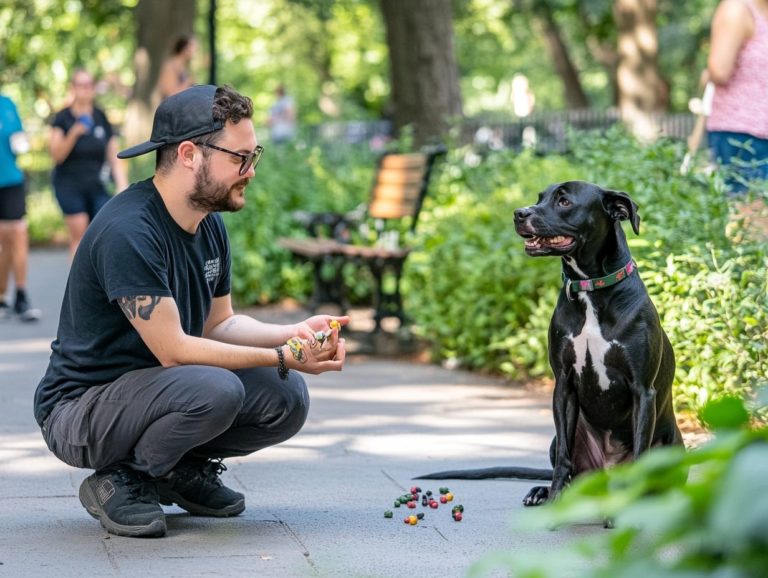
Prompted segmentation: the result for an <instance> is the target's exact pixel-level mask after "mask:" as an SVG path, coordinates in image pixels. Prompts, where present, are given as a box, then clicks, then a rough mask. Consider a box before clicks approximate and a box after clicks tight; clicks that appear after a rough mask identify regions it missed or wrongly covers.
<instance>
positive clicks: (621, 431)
mask: <svg viewBox="0 0 768 578" xmlns="http://www.w3.org/2000/svg"><path fill="white" fill-rule="evenodd" d="M624 220H629V222H630V223H631V224H632V229H633V231H634V232H635V234H638V233H639V232H640V216H639V215H638V213H637V205H636V204H635V203H634V201H632V199H631V198H630V197H629V195H627V194H626V193H622V192H617V191H610V190H606V189H603V188H600V187H598V186H597V185H594V184H591V183H586V182H581V181H570V182H566V183H560V184H557V185H552V186H550V187H549V188H547V189H546V190H545V191H544V192H542V193H540V194H539V200H538V203H537V204H535V205H533V206H530V207H525V208H522V209H517V210H516V211H515V228H516V230H517V233H518V234H519V235H520V236H522V237H523V238H524V239H525V252H526V253H528V254H529V255H531V256H534V257H540V256H559V257H562V263H563V289H562V290H561V292H560V297H559V299H558V301H557V306H556V307H555V312H554V314H553V316H552V321H551V323H550V327H549V362H550V365H551V366H552V370H553V372H554V375H555V391H554V399H553V404H552V407H553V414H554V420H555V439H554V440H553V441H552V445H551V447H550V460H551V462H552V466H553V467H554V470H552V471H550V470H535V469H529V468H516V467H501V468H487V469H482V470H458V471H451V472H438V473H435V474H428V475H426V476H421V477H420V478H423V479H446V478H456V479H479V478H492V477H505V478H520V479H548V480H551V481H552V485H551V487H544V486H542V487H535V488H533V489H531V491H530V492H528V494H527V495H526V496H525V498H524V500H523V503H524V504H525V505H526V506H535V505H538V504H541V503H543V502H544V501H546V500H547V499H552V498H554V497H556V496H557V494H558V493H560V492H561V491H562V490H563V488H564V487H565V486H566V485H567V484H568V483H569V482H570V480H571V479H572V478H573V477H574V476H577V475H578V474H581V473H583V472H588V471H590V470H594V469H598V468H603V467H606V466H610V465H613V464H619V463H622V462H627V461H631V460H634V459H636V458H637V457H638V456H639V455H640V454H641V453H642V452H644V451H645V450H647V449H648V448H650V447H653V446H659V445H682V443H683V442H682V435H681V434H680V430H679V429H678V427H677V423H676V420H675V415H674V412H673V409H672V379H673V377H674V373H675V359H674V353H673V351H672V346H671V345H670V343H669V339H668V338H667V335H666V334H665V333H664V330H663V329H662V328H661V324H660V322H659V316H658V313H657V312H656V308H655V307H654V306H653V303H652V302H651V300H650V298H649V296H648V293H647V291H646V289H645V285H644V284H643V282H642V281H641V280H640V276H639V275H638V274H637V271H636V269H635V264H634V262H633V261H632V257H631V255H630V253H629V248H628V247H627V239H626V237H625V235H624V230H623V229H622V228H621V221H624Z"/></svg>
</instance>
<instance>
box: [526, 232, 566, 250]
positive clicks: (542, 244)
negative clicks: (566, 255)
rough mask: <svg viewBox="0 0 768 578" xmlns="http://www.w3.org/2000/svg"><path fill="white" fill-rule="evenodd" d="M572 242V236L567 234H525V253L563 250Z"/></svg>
mask: <svg viewBox="0 0 768 578" xmlns="http://www.w3.org/2000/svg"><path fill="white" fill-rule="evenodd" d="M574 242H575V241H574V238H573V237H569V236H568V235H555V236H554V237H539V236H537V235H526V236H525V251H526V253H548V252H563V251H567V250H568V249H570V248H571V247H572V246H573V244H574Z"/></svg>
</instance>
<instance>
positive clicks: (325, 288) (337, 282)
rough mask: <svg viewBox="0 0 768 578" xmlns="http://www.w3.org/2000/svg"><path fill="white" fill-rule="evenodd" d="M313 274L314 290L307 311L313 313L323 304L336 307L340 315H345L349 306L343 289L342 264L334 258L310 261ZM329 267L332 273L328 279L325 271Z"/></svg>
mask: <svg viewBox="0 0 768 578" xmlns="http://www.w3.org/2000/svg"><path fill="white" fill-rule="evenodd" d="M312 266H313V274H314V288H313V290H312V297H311V298H310V301H309V309H310V311H312V312H313V313H314V312H315V311H316V310H317V309H318V308H319V307H320V306H321V305H324V304H332V305H337V306H338V307H339V308H340V309H341V312H342V313H346V311H347V309H348V308H349V305H348V303H347V293H346V289H345V287H344V275H343V274H342V273H343V271H342V269H343V267H344V262H343V261H342V260H339V259H338V258H335V257H323V258H321V259H316V260H313V261H312ZM328 267H330V268H331V269H332V271H333V273H332V275H331V277H330V279H329V278H327V276H326V274H325V270H326V269H327V268H328Z"/></svg>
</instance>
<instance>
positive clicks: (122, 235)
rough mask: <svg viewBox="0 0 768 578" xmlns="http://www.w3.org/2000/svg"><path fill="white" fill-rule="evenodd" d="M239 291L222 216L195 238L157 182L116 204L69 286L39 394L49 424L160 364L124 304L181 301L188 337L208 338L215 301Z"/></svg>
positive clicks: (90, 233) (85, 244)
mask: <svg viewBox="0 0 768 578" xmlns="http://www.w3.org/2000/svg"><path fill="white" fill-rule="evenodd" d="M229 292H230V253H229V241H228V239H227V232H226V229H225V228H224V223H223V221H222V219H221V216H220V215H218V214H216V213H213V214H210V215H208V216H207V217H206V218H205V219H203V221H202V222H201V223H200V226H199V228H198V230H197V232H196V233H195V234H194V235H192V234H190V233H188V232H186V231H184V230H183V229H182V228H181V227H179V225H178V224H177V223H176V221H174V220H173V218H172V217H171V215H170V214H169V213H168V211H167V209H166V208H165V204H164V203H163V200H162V198H161V197H160V193H158V191H157V189H156V188H155V186H154V184H153V183H152V180H151V179H148V180H146V181H142V182H139V183H136V184H134V185H132V186H130V187H129V188H128V189H126V190H125V191H123V192H122V193H120V194H119V195H117V196H115V197H113V198H112V199H111V200H110V201H109V202H108V203H107V204H106V205H105V206H104V208H103V209H102V210H101V211H100V212H99V213H98V214H97V215H96V218H95V219H94V220H93V222H92V223H91V224H90V225H89V227H88V229H87V230H86V232H85V235H84V236H83V239H82V241H81V242H80V246H79V248H78V250H77V253H76V255H75V258H74V260H73V262H72V267H71V269H70V273H69V279H68V281H67V287H66V291H65V293H64V302H63V304H62V307H61V317H60V319H59V329H58V332H57V337H56V339H55V340H54V341H53V343H52V344H51V349H52V353H51V358H50V363H49V365H48V370H47V371H46V373H45V376H44V377H43V379H42V381H41V382H40V384H39V385H38V386H37V391H36V392H35V419H37V421H38V423H40V424H41V425H42V422H43V420H44V419H45V418H46V417H47V416H48V414H49V413H50V412H51V410H52V409H53V407H54V406H55V405H56V403H57V402H59V401H60V400H62V399H70V398H76V397H79V396H81V395H82V394H83V393H84V392H85V390H86V389H87V388H88V387H92V386H96V385H103V384H105V383H110V382H112V381H114V380H115V379H117V378H118V377H120V376H121V375H123V374H124V373H126V372H128V371H132V370H135V369H142V368H147V367H156V366H159V365H160V363H159V361H158V360H157V358H156V357H155V356H154V355H152V353H151V352H150V351H149V348H147V346H146V345H145V344H144V342H143V341H142V339H141V337H140V336H139V334H138V333H137V332H136V330H135V329H134V328H133V326H132V325H131V324H130V322H129V321H128V319H127V318H126V317H125V314H124V313H123V312H122V310H121V309H120V306H119V305H118V304H117V301H116V300H117V299H118V298H120V297H132V296H138V295H152V296H162V297H173V298H174V299H175V301H176V304H177V305H178V308H179V315H180V316H181V326H182V328H183V330H184V332H185V333H187V334H188V335H193V336H196V337H199V336H201V335H202V332H203V326H204V325H205V321H206V319H207V317H208V315H209V313H210V309H211V303H212V300H213V298H214V297H221V296H224V295H228V294H229Z"/></svg>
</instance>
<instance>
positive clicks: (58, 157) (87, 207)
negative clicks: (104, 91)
mask: <svg viewBox="0 0 768 578" xmlns="http://www.w3.org/2000/svg"><path fill="white" fill-rule="evenodd" d="M71 85H72V86H71V90H72V101H71V104H70V105H69V106H68V107H66V108H64V109H63V110H60V111H59V112H57V113H56V116H55V117H54V119H53V122H52V123H51V132H50V139H49V151H50V154H51V157H52V158H53V161H54V163H55V167H54V169H53V189H54V192H55V194H56V200H57V201H58V202H59V206H60V207H61V210H62V212H63V213H64V222H65V223H66V225H67V230H68V233H69V252H70V256H74V254H75V251H76V250H77V246H78V244H79V243H80V239H81V238H82V236H83V234H84V233H85V229H86V228H87V227H88V224H89V223H90V222H91V221H92V220H93V218H94V217H95V216H96V213H98V212H99V209H101V207H102V206H104V203H106V202H107V201H108V200H109V197H110V195H109V191H108V189H107V183H108V181H109V180H110V177H111V179H112V180H113V181H114V183H115V190H116V191H117V192H120V191H122V190H123V189H124V188H125V187H126V186H128V178H127V174H126V171H125V168H124V166H123V163H122V162H121V161H120V160H119V159H118V158H117V150H118V143H117V137H116V136H115V134H114V131H113V129H112V125H111V124H110V123H109V120H107V116H106V114H104V111H102V110H101V109H100V108H98V107H97V106H96V105H95V103H94V95H95V85H94V79H93V76H91V74H90V73H89V72H88V71H87V70H84V69H82V68H80V69H77V70H75V71H74V73H73V74H72V82H71Z"/></svg>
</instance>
